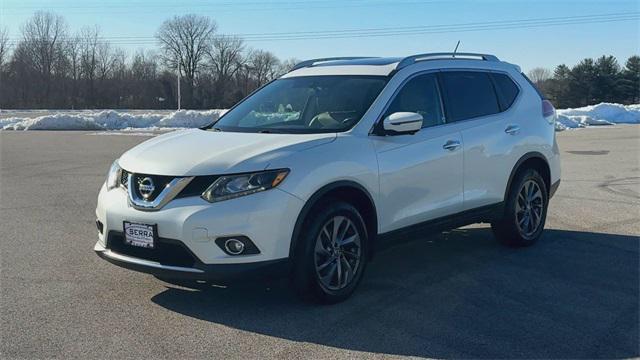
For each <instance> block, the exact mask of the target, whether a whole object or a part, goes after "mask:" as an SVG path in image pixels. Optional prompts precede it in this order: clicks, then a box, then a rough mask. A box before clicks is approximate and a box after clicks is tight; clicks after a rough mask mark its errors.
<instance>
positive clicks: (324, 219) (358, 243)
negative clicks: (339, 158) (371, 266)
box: [292, 200, 369, 303]
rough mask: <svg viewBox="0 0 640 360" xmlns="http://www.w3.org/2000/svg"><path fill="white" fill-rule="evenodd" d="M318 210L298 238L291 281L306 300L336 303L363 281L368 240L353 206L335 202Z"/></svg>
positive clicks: (361, 221)
mask: <svg viewBox="0 0 640 360" xmlns="http://www.w3.org/2000/svg"><path fill="white" fill-rule="evenodd" d="M317 209H318V211H314V212H313V217H312V218H310V219H308V220H307V221H305V226H304V229H305V233H303V234H301V235H300V239H298V243H299V244H300V245H299V246H298V248H297V249H296V254H295V258H294V270H293V274H292V280H293V284H294V286H295V288H296V290H297V291H298V293H299V294H300V295H301V296H302V297H303V298H304V299H306V300H312V301H317V302H322V303H337V302H340V301H343V300H345V299H346V298H348V297H349V296H350V295H351V293H353V291H354V290H355V288H356V286H357V285H358V283H359V282H360V279H362V275H363V273H364V269H365V267H366V263H367V256H366V254H367V249H368V248H367V246H368V239H369V237H368V234H367V231H366V227H365V224H364V221H363V220H362V217H361V216H360V213H359V212H358V210H357V209H356V208H355V207H353V206H352V205H350V204H348V203H345V202H342V201H337V200H334V201H327V202H325V205H323V206H320V207H317Z"/></svg>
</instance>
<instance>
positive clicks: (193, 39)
mask: <svg viewBox="0 0 640 360" xmlns="http://www.w3.org/2000/svg"><path fill="white" fill-rule="evenodd" d="M215 30H216V23H215V22H214V21H213V20H211V19H210V18H209V17H207V16H200V15H193V14H191V15H183V16H175V17H173V18H172V19H170V20H166V21H165V22H164V23H162V25H161V26H160V30H158V33H157V34H156V37H157V39H158V41H159V43H160V46H161V48H162V52H163V60H164V62H165V64H166V65H167V66H168V67H169V68H171V69H178V68H180V72H181V73H183V74H184V84H185V87H186V90H187V94H185V95H186V100H187V101H186V105H187V106H193V88H194V85H195V81H196V75H197V73H198V71H199V68H200V66H201V65H202V62H203V60H204V57H205V54H206V53H207V51H208V50H209V46H210V43H211V36H212V35H213V33H214V32H215Z"/></svg>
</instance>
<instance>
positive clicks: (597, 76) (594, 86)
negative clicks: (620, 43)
mask: <svg viewBox="0 0 640 360" xmlns="http://www.w3.org/2000/svg"><path fill="white" fill-rule="evenodd" d="M528 76H529V78H530V79H531V81H533V82H534V83H535V84H536V85H537V86H538V89H540V91H541V92H542V93H543V94H544V95H545V96H546V97H547V98H548V99H550V100H551V102H553V104H554V105H555V106H556V107H557V108H575V107H581V106H586V105H592V104H597V103H601V102H612V103H621V104H638V103H640V56H637V55H634V56H631V57H630V58H629V59H627V61H626V62H625V64H624V67H621V66H620V64H619V63H618V61H617V60H616V58H615V57H613V56H604V55H603V56H601V57H599V58H597V59H584V60H582V61H580V62H579V63H578V64H576V65H575V66H573V67H571V68H569V67H568V66H567V65H564V64H562V65H558V66H557V67H556V68H555V70H554V71H553V72H551V71H550V70H549V69H545V68H534V69H532V70H531V71H529V73H528Z"/></svg>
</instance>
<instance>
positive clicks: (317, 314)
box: [152, 228, 640, 358]
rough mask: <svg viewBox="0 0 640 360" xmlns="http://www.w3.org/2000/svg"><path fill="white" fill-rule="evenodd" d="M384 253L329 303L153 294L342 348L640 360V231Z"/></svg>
mask: <svg viewBox="0 0 640 360" xmlns="http://www.w3.org/2000/svg"><path fill="white" fill-rule="evenodd" d="M415 240H418V241H411V242H409V243H405V244H401V245H398V246H394V247H392V248H389V249H386V250H384V251H381V252H379V253H378V254H376V256H375V258H374V260H373V262H372V263H370V265H369V267H368V268H367V272H366V274H365V277H364V280H363V281H362V283H361V284H360V287H359V288H358V289H357V291H356V293H355V294H354V296H353V297H352V298H351V299H349V300H347V301H346V302H343V303H340V304H337V305H332V306H318V305H312V304H306V303H303V302H301V301H300V300H298V298H297V297H296V296H295V294H294V293H293V291H291V290H290V289H289V287H288V286H287V283H286V281H282V282H276V283H273V284H271V285H269V286H270V287H269V288H265V285H264V284H263V285H262V286H260V285H256V286H238V287H229V288H215V287H213V288H207V289H204V290H192V289H186V288H181V287H173V286H171V287H168V288H167V289H166V290H165V291H163V292H162V293H159V294H157V295H155V296H154V297H153V298H152V301H153V302H154V303H156V304H158V305H160V306H162V307H164V308H166V309H169V310H172V311H175V312H177V313H180V314H183V315H186V316H190V317H193V318H197V319H201V320H205V321H209V322H212V323H216V324H221V325H224V326H228V327H232V328H235V329H239V330H243V331H247V332H253V333H258V334H263V335H268V336H272V337H277V338H282V339H287V340H292V341H297V342H308V343H313V344H319V345H324V346H330V347H334V348H339V349H346V350H353V351H366V352H373V353H382V354H390V355H412V356H425V357H435V358H450V357H472V358H532V357H536V358H620V357H624V358H630V357H637V356H639V355H640V351H639V349H638V338H639V330H638V323H639V314H638V313H639V309H638V308H639V283H640V281H639V270H638V264H639V257H638V253H639V252H638V247H639V238H638V237H637V236H628V235H613V234H599V233H590V232H578V231H564V230H553V229H550V230H546V231H545V233H544V235H543V238H542V239H541V240H540V242H539V243H538V244H536V245H535V246H533V247H529V248H523V249H512V248H506V247H502V246H500V245H499V244H498V243H497V242H496V241H495V240H494V238H493V236H492V234H491V231H490V229H487V228H464V229H458V230H454V231H451V232H447V233H443V234H439V235H434V236H430V237H427V238H422V239H421V238H420V237H416V239H415Z"/></svg>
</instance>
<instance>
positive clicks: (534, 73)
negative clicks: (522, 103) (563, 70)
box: [527, 67, 552, 85]
mask: <svg viewBox="0 0 640 360" xmlns="http://www.w3.org/2000/svg"><path fill="white" fill-rule="evenodd" d="M527 76H528V77H529V79H531V81H533V83H534V84H536V85H539V84H541V83H542V82H544V81H545V80H549V79H551V76H552V74H551V71H550V70H549V69H546V68H541V67H537V68H533V69H531V70H530V71H529V72H528V73H527Z"/></svg>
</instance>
